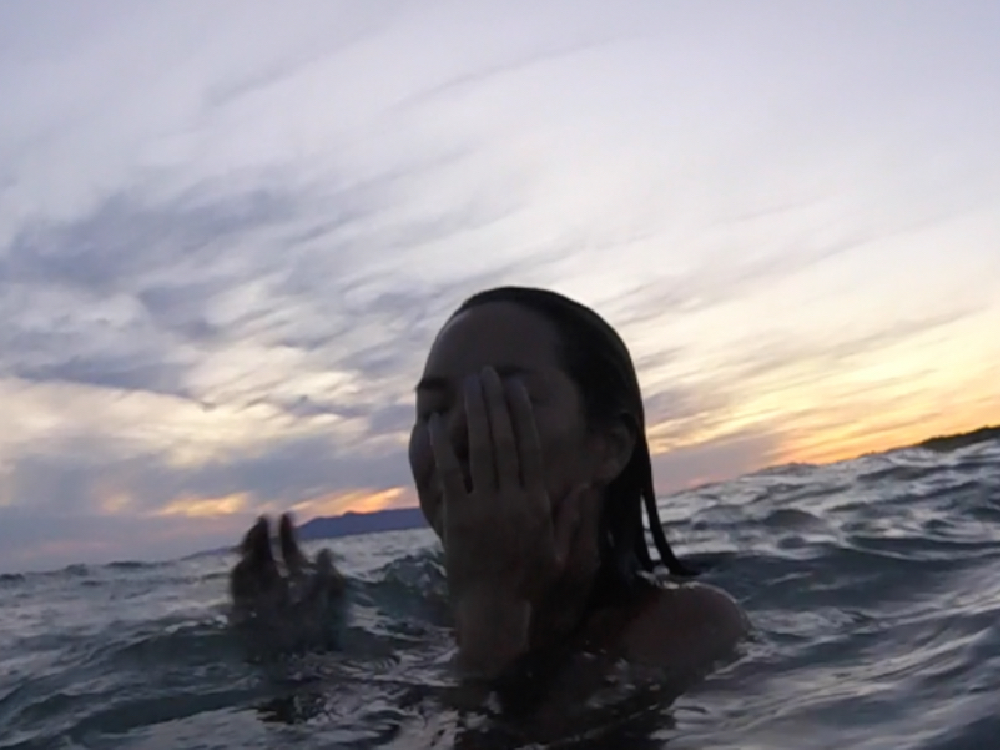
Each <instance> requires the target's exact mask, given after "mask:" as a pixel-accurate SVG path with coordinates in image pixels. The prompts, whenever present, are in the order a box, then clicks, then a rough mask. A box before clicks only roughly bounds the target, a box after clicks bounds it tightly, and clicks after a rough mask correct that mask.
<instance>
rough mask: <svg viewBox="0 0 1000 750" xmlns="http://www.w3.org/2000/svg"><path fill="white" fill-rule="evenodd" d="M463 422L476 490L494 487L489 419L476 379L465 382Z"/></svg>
mask: <svg viewBox="0 0 1000 750" xmlns="http://www.w3.org/2000/svg"><path fill="white" fill-rule="evenodd" d="M464 390H465V393H464V398H465V420H466V424H467V426H468V430H469V472H470V473H471V475H472V486H473V487H475V488H477V489H480V490H482V489H485V488H487V487H495V486H496V466H495V464H494V457H493V441H492V439H491V436H490V418H489V414H488V413H487V408H486V396H485V393H484V389H483V382H482V380H481V379H480V378H478V377H469V378H466V380H465V386H464Z"/></svg>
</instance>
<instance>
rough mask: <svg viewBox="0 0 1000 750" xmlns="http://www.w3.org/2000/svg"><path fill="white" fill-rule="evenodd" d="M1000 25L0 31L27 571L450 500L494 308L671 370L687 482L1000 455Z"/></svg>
mask: <svg viewBox="0 0 1000 750" xmlns="http://www.w3.org/2000/svg"><path fill="white" fill-rule="evenodd" d="M998 34H1000V5H998V4H997V3H995V2H992V1H991V0H984V1H983V2H974V1H972V0H968V1H966V2H959V1H957V0H956V1H955V2H948V3H944V2H927V1H924V0H884V1H883V2H879V3H871V2H868V1H867V0H861V1H857V0H843V1H841V2H838V3H826V4H822V5H818V4H814V3H802V2H799V1H798V0H787V1H779V0H761V1H760V2H755V3H743V2H738V1H737V0H732V1H731V2H717V1H715V0H699V2H697V3H694V2H671V1H668V0H642V1H640V0H615V1H614V2H611V1H610V0H604V1H603V2H597V1H596V0H564V1H562V2H552V1H549V0H532V2H530V3H527V2H523V3H521V2H516V3H502V2H499V1H496V0H494V1H486V0H484V1H483V2H479V3H467V2H449V1H444V0H442V1H440V2H431V3H404V2H379V3H373V2H370V1H369V0H358V1H357V2H337V1H335V0H315V1H307V0H289V1H288V2H283V3H280V4H279V3H273V2H266V1H265V0H238V1H237V0H230V1H227V2H220V1H218V0H202V1H200V2H198V3H190V2H167V1H164V2H159V3H155V4H154V3H134V2H131V1H127V0H121V1H120V2H116V1H112V0H95V1H94V2H89V3H77V2H72V0H62V1H60V2H56V1H55V0H47V1H45V2H33V3H3V4H0V100H2V101H3V106H2V107H0V316H2V320H3V323H2V325H0V424H2V427H0V570H18V569H26V568H27V569H37V568H53V567H57V566H61V565H65V564H68V563H72V562H99V561H108V560H115V559H119V560H120V559H152V558H165V557H173V556H176V555H181V554H187V553H190V552H194V551H196V550H200V549H205V548H208V547H214V546H218V545H220V544H229V543H233V542H235V541H236V540H237V539H238V537H239V535H240V533H241V532H242V530H243V528H245V526H246V524H247V523H248V522H249V521H250V520H251V519H252V518H253V517H254V516H255V515H256V514H258V513H260V512H274V511H280V510H284V509H288V508H291V509H294V511H295V512H296V514H297V517H298V518H299V519H300V520H305V519H307V518H309V517H312V516H315V515H323V514H332V513H338V512H343V511H346V510H358V511H362V510H373V509H378V508H383V507H394V506H404V505H412V504H413V502H414V496H413V493H412V490H411V488H410V485H409V481H410V478H409V470H408V467H407V463H406V441H407V438H408V433H409V427H410V423H411V420H412V413H413V395H412V389H413V384H414V383H415V381H416V380H417V378H418V377H419V373H420V369H421V367H422V364H423V359H424V357H425V355H426V352H427V350H428V347H429V345H430V343H431V341H432V339H433V336H434V335H435V333H436V331H437V329H438V327H439V326H440V325H441V323H442V322H443V321H444V319H445V317H446V316H447V315H448V314H449V313H450V312H451V310H452V309H453V308H454V307H455V306H457V304H458V303H460V302H461V300H462V299H463V298H464V297H465V296H467V295H468V294H470V293H472V292H474V291H476V290H479V289H482V288H485V287H489V286H494V285H497V284H506V283H517V284H531V285H540V286H546V287H551V288H554V289H557V290H559V291H561V292H564V293H566V294H569V295H571V296H573V297H575V298H577V299H580V300H581V301H583V302H586V303H588V304H590V305H592V306H594V307H595V308H596V309H597V310H598V311H599V312H601V313H602V314H603V315H604V316H605V317H606V318H607V319H608V320H609V321H610V322H611V323H612V324H614V325H615V326H616V327H617V328H618V329H619V331H620V332H621V333H622V335H623V337H624V338H625V339H626V341H627V342H628V344H629V345H630V347H631V349H632V353H633V355H634V358H635V360H636V363H637V367H638V370H639V375H640V381H641V384H642V387H643V390H644V396H645V399H646V406H647V410H648V415H647V421H648V423H649V436H650V439H651V441H652V445H653V448H654V451H655V456H654V464H655V468H656V478H657V483H658V488H659V490H660V491H661V492H664V493H666V492H670V491H671V490H677V489H680V488H684V487H688V486H691V485H693V484H696V483H699V482H705V481H715V480H719V479H724V478H727V477H733V476H737V475H739V474H743V473H746V472H750V471H754V470H756V469H760V468H763V467H766V466H770V465H774V464H780V463H787V462H829V461H836V460H840V459H844V458H848V457H850V456H854V455H858V454H860V453H864V452H868V451H875V450H883V449H887V448H890V447H893V446H898V445H904V444H908V443H912V442H914V441H916V440H919V439H922V438H924V437H928V436H930V435H933V434H937V433H942V432H955V431H961V430H965V429H970V428H973V427H978V426H980V425H982V424H985V423H990V422H1000V336H998V335H997V331H998V330H1000V97H998V96H997V92H998V91H1000V55H997V53H996V41H995V40H996V38H997V35H998Z"/></svg>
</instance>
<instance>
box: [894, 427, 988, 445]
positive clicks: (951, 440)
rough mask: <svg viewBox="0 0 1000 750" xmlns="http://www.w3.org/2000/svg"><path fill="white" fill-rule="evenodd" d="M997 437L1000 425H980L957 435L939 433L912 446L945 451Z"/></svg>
mask: <svg viewBox="0 0 1000 750" xmlns="http://www.w3.org/2000/svg"><path fill="white" fill-rule="evenodd" d="M997 439H1000V425H991V426H987V427H980V428H979V429H978V430H973V431H972V432H960V433H957V434H955V435H938V436H936V437H932V438H928V439H927V440H924V441H922V442H919V443H917V444H916V445H914V446H912V447H913V448H924V449H926V450H931V451H941V452H944V451H953V450H956V449H958V448H965V447H966V446H969V445H975V444H976V443H985V442H987V441H988V440H997Z"/></svg>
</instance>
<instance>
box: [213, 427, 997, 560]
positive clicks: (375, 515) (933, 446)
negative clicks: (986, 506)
mask: <svg viewBox="0 0 1000 750" xmlns="http://www.w3.org/2000/svg"><path fill="white" fill-rule="evenodd" d="M997 439H1000V425H994V426H987V427H980V428H979V429H977V430H972V431H971V432H962V433H958V434H955V435H939V436H936V437H932V438H928V439H927V440H923V441H921V442H919V443H916V444H914V445H911V446H909V447H910V448H923V449H926V450H932V451H939V452H946V451H952V450H956V449H958V448H964V447H966V446H969V445H975V444H976V443H983V442H986V441H989V440H997ZM426 526H427V522H426V521H425V520H424V516H423V513H421V511H420V509H419V508H391V509H388V510H377V511H372V512H370V513H355V512H353V511H349V512H347V513H344V514H342V515H339V516H320V517H319V518H313V519H311V520H309V521H307V522H306V523H304V524H302V525H301V526H299V527H298V534H299V538H300V539H301V540H302V541H304V542H314V541H319V540H321V539H337V538H340V537H346V536H361V535H363V534H378V533H381V532H385V531H407V530H410V529H420V528H425V527H426ZM226 549H231V548H226ZM220 551H223V550H212V551H210V552H202V553H197V554H198V555H203V554H216V553H218V552H220Z"/></svg>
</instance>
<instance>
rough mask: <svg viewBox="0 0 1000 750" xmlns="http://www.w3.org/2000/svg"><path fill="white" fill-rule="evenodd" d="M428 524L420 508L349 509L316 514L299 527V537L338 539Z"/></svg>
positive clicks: (304, 538)
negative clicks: (327, 514)
mask: <svg viewBox="0 0 1000 750" xmlns="http://www.w3.org/2000/svg"><path fill="white" fill-rule="evenodd" d="M426 525H427V522H426V521H425V520H424V516H423V514H422V513H421V512H420V509H419V508H392V509H389V510H377V511H373V512H371V513H354V512H348V513H344V514H343V515H340V516H322V517H320V518H313V519H312V520H311V521H307V522H306V523H304V524H302V525H301V526H299V527H298V534H299V539H301V540H302V541H304V542H310V541H315V540H316V539H335V538H337V537H340V536H357V535H359V534H376V533H378V532H380V531H404V530H406V529H419V528H422V527H424V526H426Z"/></svg>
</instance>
